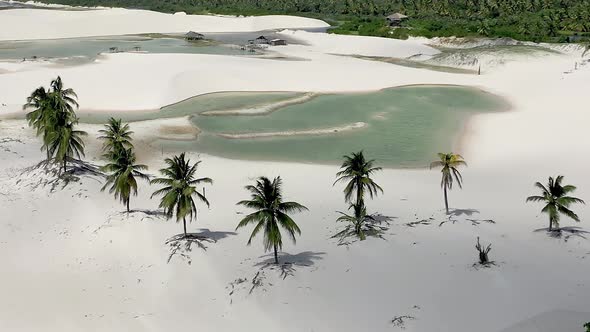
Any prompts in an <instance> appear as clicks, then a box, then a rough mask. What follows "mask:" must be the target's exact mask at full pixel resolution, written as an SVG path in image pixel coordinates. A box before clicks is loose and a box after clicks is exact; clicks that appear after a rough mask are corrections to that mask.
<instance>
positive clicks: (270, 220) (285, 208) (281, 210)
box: [236, 176, 307, 264]
mask: <svg viewBox="0 0 590 332" xmlns="http://www.w3.org/2000/svg"><path fill="white" fill-rule="evenodd" d="M246 189H247V190H248V191H249V192H250V200H244V201H240V202H238V205H243V206H245V207H248V208H251V209H254V210H256V211H255V212H253V213H251V214H249V215H247V216H246V217H244V219H242V220H241V221H240V223H239V224H238V226H237V227H236V230H237V229H238V228H241V227H245V226H246V225H248V224H250V223H253V224H256V226H255V227H254V230H253V231H252V234H251V235H250V238H249V239H248V245H250V244H251V243H252V239H253V238H254V237H255V236H256V234H258V233H259V232H260V231H261V230H264V240H263V243H264V249H265V250H266V251H269V250H271V249H274V258H275V264H278V263H279V260H278V255H277V250H278V249H282V247H283V240H282V236H281V231H280V229H279V226H280V227H282V228H283V229H284V230H286V231H287V233H288V234H289V236H290V237H291V239H292V240H293V242H294V243H295V235H296V234H301V230H300V229H299V226H297V224H296V223H295V221H293V219H291V217H290V216H289V215H288V213H290V212H300V211H305V210H307V208H306V207H305V206H303V205H301V204H299V203H297V202H283V194H282V180H281V177H280V176H279V177H276V178H274V180H272V181H271V180H270V179H268V178H267V177H264V176H263V177H260V178H258V179H257V180H256V184H255V185H248V186H246Z"/></svg>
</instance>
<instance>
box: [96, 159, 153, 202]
mask: <svg viewBox="0 0 590 332" xmlns="http://www.w3.org/2000/svg"><path fill="white" fill-rule="evenodd" d="M112 156H113V157H114V158H115V159H114V160H111V161H110V162H109V163H108V164H106V165H104V166H103V167H102V169H103V170H104V171H106V172H110V173H111V174H109V175H108V176H107V182H106V183H105V185H104V186H103V187H102V190H105V189H106V188H107V187H108V186H109V185H110V188H109V193H111V194H113V193H114V194H115V198H119V200H120V201H121V203H123V204H125V206H126V208H127V212H129V211H130V210H129V201H130V200H131V194H133V195H134V196H137V180H136V178H140V179H143V180H147V181H149V177H148V176H147V175H146V174H144V173H143V172H141V171H143V170H146V169H147V166H146V165H140V164H136V163H135V153H134V152H133V148H128V149H121V150H119V151H118V152H117V153H116V154H113V155H112Z"/></svg>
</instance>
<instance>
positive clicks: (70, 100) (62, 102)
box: [51, 76, 79, 114]
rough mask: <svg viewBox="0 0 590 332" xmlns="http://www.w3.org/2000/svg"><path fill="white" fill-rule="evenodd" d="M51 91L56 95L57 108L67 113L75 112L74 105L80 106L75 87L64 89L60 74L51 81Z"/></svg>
mask: <svg viewBox="0 0 590 332" xmlns="http://www.w3.org/2000/svg"><path fill="white" fill-rule="evenodd" d="M51 93H52V94H54V95H55V96H56V100H55V101H56V107H57V110H59V111H62V112H67V113H72V114H73V113H74V107H75V108H76V109H77V108H78V107H79V105H78V102H77V101H76V99H78V95H76V93H75V92H74V90H73V89H71V88H68V89H64V85H63V81H62V79H61V77H60V76H58V77H57V78H56V79H54V80H53V81H51Z"/></svg>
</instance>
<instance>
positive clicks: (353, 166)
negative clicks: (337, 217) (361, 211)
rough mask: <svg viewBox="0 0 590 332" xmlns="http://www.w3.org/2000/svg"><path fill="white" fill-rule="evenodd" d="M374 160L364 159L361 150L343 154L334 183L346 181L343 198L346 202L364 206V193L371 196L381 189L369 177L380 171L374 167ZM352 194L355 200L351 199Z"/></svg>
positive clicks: (381, 190) (379, 168)
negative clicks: (346, 154)
mask: <svg viewBox="0 0 590 332" xmlns="http://www.w3.org/2000/svg"><path fill="white" fill-rule="evenodd" d="M374 163H375V160H366V159H365V155H364V154H363V151H359V152H353V153H351V154H350V155H348V156H344V161H343V162H342V166H341V167H340V169H341V170H340V171H339V172H338V173H336V176H337V177H338V178H337V179H336V181H335V182H334V184H336V183H338V182H346V181H347V184H346V187H345V188H344V199H345V200H346V201H347V202H350V203H353V204H354V205H357V206H361V205H363V206H364V196H365V193H367V192H368V193H369V195H370V196H371V198H373V196H376V195H377V194H378V192H383V189H382V188H381V187H380V186H379V185H378V184H377V183H375V181H373V179H371V175H373V173H375V172H377V171H380V170H381V167H374ZM353 195H354V196H355V200H354V201H353V200H352V198H353Z"/></svg>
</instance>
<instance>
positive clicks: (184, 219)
mask: <svg viewBox="0 0 590 332" xmlns="http://www.w3.org/2000/svg"><path fill="white" fill-rule="evenodd" d="M182 223H183V224H184V237H186V217H184V218H182Z"/></svg>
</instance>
